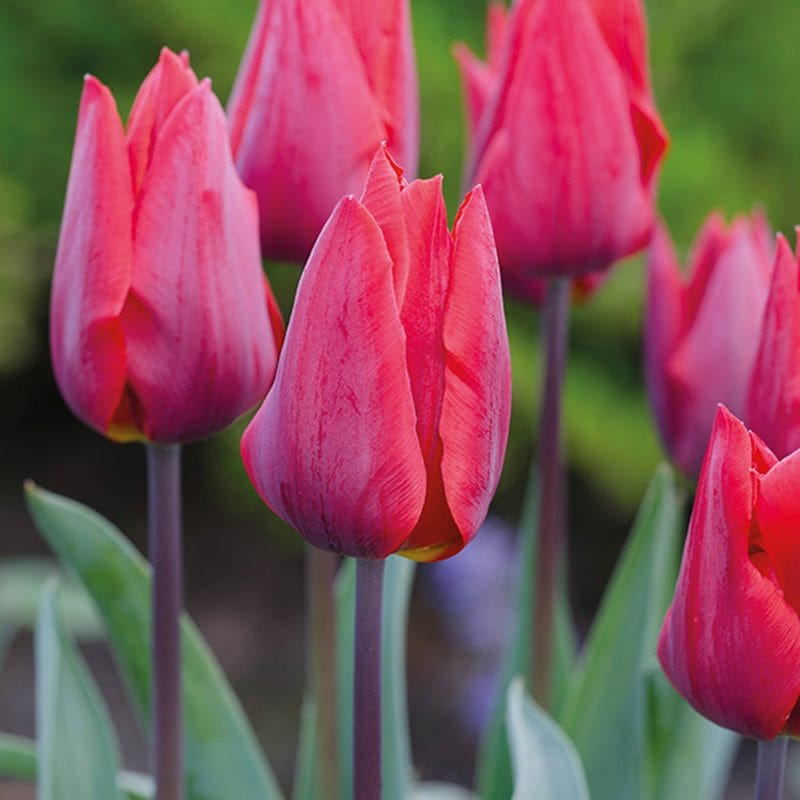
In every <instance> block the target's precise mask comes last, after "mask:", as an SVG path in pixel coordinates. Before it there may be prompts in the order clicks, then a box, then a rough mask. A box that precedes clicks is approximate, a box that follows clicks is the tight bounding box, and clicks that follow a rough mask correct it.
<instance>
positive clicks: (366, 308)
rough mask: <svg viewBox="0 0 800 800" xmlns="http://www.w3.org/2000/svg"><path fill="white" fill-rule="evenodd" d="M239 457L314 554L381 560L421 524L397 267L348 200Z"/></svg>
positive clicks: (318, 258) (310, 270)
mask: <svg viewBox="0 0 800 800" xmlns="http://www.w3.org/2000/svg"><path fill="white" fill-rule="evenodd" d="M242 455H243V458H244V461H245V466H246V468H247V471H248V474H249V475H250V479H251V480H252V481H253V483H254V485H255V487H256V489H257V490H258V492H259V494H260V495H261V497H262V498H263V499H264V501H265V502H266V503H267V504H268V505H269V506H270V507H271V508H272V509H273V510H274V511H275V513H277V514H278V515H279V516H280V517H282V518H283V519H285V520H286V521H287V522H289V523H290V524H291V525H293V526H294V527H295V528H296V529H297V530H298V531H299V532H300V533H301V534H302V535H303V536H304V537H305V538H306V539H307V540H308V541H310V542H311V543H312V544H314V545H316V546H317V547H321V548H324V549H328V550H334V551H336V552H340V553H345V554H347V555H351V556H357V557H361V558H383V557H385V556H387V555H389V554H390V553H392V552H394V551H395V550H396V549H397V548H398V547H399V546H400V545H401V543H402V542H403V540H404V539H405V538H406V537H407V535H408V533H409V531H410V530H411V529H412V528H413V527H414V524H415V523H416V521H417V519H418V518H419V515H420V512H421V510H422V506H423V502H424V499H425V465H424V463H423V461H422V455H421V453H420V448H419V443H418V440H417V435H416V420H415V412H414V401H413V398H412V394H411V387H410V385H409V380H408V374H407V369H406V353H405V337H404V334H403V329H402V327H401V325H400V319H399V315H398V310H397V305H396V302H395V297H394V287H393V277H392V264H391V260H390V258H389V254H388V252H387V249H386V245H385V243H384V239H383V235H382V233H381V230H380V228H379V227H378V225H377V224H376V223H375V221H374V220H373V219H372V217H371V215H370V214H369V212H368V211H367V210H366V209H365V208H364V207H363V206H362V205H361V204H360V203H359V202H358V201H357V200H355V199H354V198H352V197H349V198H345V199H343V200H342V201H341V202H340V203H339V205H338V206H337V207H336V210H335V211H334V213H333V215H332V217H331V219H330V220H329V221H328V223H327V224H326V226H325V228H324V229H323V232H322V233H321V234H320V237H319V239H318V241H317V243H316V245H315V247H314V250H313V252H312V254H311V257H310V259H309V261H308V264H307V266H306V268H305V270H304V272H303V276H302V278H301V281H300V285H299V287H298V290H297V298H296V300H295V306H294V311H293V313H292V317H291V319H290V322H289V326H288V329H287V332H286V341H285V343H284V347H283V352H282V354H281V360H280V365H279V367H278V372H277V376H276V378H275V383H274V385H273V387H272V390H271V391H270V393H269V395H268V396H267V399H266V401H265V402H264V405H263V406H262V407H261V409H260V410H259V412H258V413H257V415H256V417H255V419H254V420H253V422H252V423H251V424H250V426H249V427H248V428H247V430H246V432H245V435H244V438H243V440H242Z"/></svg>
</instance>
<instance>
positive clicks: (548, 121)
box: [458, 0, 666, 277]
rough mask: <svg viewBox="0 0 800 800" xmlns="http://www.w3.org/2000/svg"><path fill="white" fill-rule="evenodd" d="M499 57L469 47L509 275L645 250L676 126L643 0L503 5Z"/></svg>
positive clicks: (480, 158) (543, 272) (469, 89)
mask: <svg viewBox="0 0 800 800" xmlns="http://www.w3.org/2000/svg"><path fill="white" fill-rule="evenodd" d="M489 32H490V35H489V47H488V51H489V54H488V63H487V64H482V63H481V62H480V61H478V60H477V59H476V58H475V57H474V56H472V55H471V54H469V53H468V52H466V51H465V50H464V49H461V50H460V51H458V58H459V62H460V65H461V68H462V74H463V77H464V84H465V86H466V96H467V108H468V120H469V122H470V123H471V128H472V133H471V147H470V153H469V158H468V163H467V170H466V179H467V182H469V183H472V182H480V183H481V184H482V185H483V188H484V192H485V194H486V202H487V204H488V206H489V210H490V212H491V215H492V224H493V226H494V230H495V235H496V237H497V250H498V253H499V256H500V264H501V266H502V268H503V272H504V275H509V274H513V275H517V276H540V277H559V276H576V275H582V274H584V273H587V272H591V271H594V270H602V269H605V268H606V267H608V266H609V265H610V264H611V263H613V262H614V261H616V260H618V259H620V258H622V257H624V256H627V255H629V254H631V253H633V252H635V251H637V250H639V249H641V248H642V247H643V246H644V245H645V244H646V243H647V240H648V238H649V236H650V232H651V228H652V225H653V188H654V181H655V176H656V172H657V167H658V164H659V162H660V161H661V158H662V156H663V154H664V150H665V147H666V134H665V132H664V129H663V127H662V125H661V122H660V120H659V118H658V115H657V114H656V112H655V108H654V105H653V100H652V93H651V90H650V85H649V79H648V70H647V53H646V34H645V25H644V14H643V12H642V8H641V4H640V2H639V0H592V2H589V0H517V1H516V2H515V3H514V5H513V6H512V8H511V10H510V12H509V14H508V17H507V18H506V16H505V12H504V10H503V9H502V8H501V7H499V6H495V7H494V8H493V10H492V11H491V16H490V26H489Z"/></svg>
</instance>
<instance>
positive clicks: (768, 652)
mask: <svg viewBox="0 0 800 800" xmlns="http://www.w3.org/2000/svg"><path fill="white" fill-rule="evenodd" d="M798 485H800V451H795V452H794V453H792V454H791V455H790V456H788V457H787V458H785V459H783V460H782V461H778V459H777V458H776V457H775V456H774V455H773V453H772V451H771V450H769V448H768V447H767V446H766V445H765V444H764V443H763V442H762V441H761V439H759V437H758V436H756V435H755V434H754V433H752V432H749V431H748V430H747V429H746V428H745V427H744V425H743V424H742V423H741V422H740V421H739V420H738V419H736V417H734V416H733V415H732V414H731V413H730V412H729V411H728V410H727V409H726V408H724V407H720V409H719V410H718V412H717V416H716V419H715V421H714V428H713V431H712V434H711V440H710V442H709V445H708V450H707V452H706V457H705V461H704V462H703V470H702V472H701V474H700V481H699V483H698V486H697V497H696V499H695V504H694V509H693V511H692V518H691V521H690V523H689V535H688V538H687V539H686V545H685V548H684V552H683V563H682V565H681V571H680V575H679V576H678V583H677V586H676V588H675V597H674V600H673V602H672V607H671V608H670V610H669V611H668V612H667V616H666V619H665V620H664V626H663V628H662V630H661V637H660V639H659V644H658V657H659V660H660V661H661V665H662V667H663V669H664V672H665V673H666V674H667V677H668V678H669V679H670V681H671V682H672V683H673V685H674V686H675V688H676V689H677V690H678V691H679V692H680V693H681V694H682V695H683V696H684V697H685V698H686V699H687V700H688V701H689V702H690V703H691V704H692V705H693V706H694V707H695V708H696V709H697V711H699V712H700V713H701V714H703V715H704V716H706V717H708V718H709V719H710V720H712V721H713V722H716V723H717V724H718V725H722V726H723V727H726V728H730V729H731V730H734V731H737V732H738V733H740V734H742V735H744V736H752V737H754V738H757V739H773V738H774V737H775V736H777V735H778V734H781V733H784V734H789V735H792V736H797V735H800V714H798V713H797V710H798V700H800V617H798V614H800V539H799V538H798V536H797V531H798V528H800V492H798V491H797V487H798Z"/></svg>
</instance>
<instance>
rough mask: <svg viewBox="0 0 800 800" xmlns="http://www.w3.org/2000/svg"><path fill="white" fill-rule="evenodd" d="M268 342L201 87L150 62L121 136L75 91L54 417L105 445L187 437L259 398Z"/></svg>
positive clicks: (170, 58)
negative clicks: (71, 419) (90, 431)
mask: <svg viewBox="0 0 800 800" xmlns="http://www.w3.org/2000/svg"><path fill="white" fill-rule="evenodd" d="M280 329H281V326H280V317H279V315H278V314H277V307H276V306H275V304H274V301H273V300H272V294H271V291H270V288H269V284H268V283H267V282H266V279H265V277H264V274H263V272H262V268H261V260H260V254H259V246H258V212H257V208H256V198H255V196H254V195H253V193H252V192H250V191H249V190H248V189H246V188H245V186H244V185H243V184H242V182H241V181H240V179H239V176H238V174H237V172H236V169H235V167H234V164H233V159H232V157H231V152H230V144H229V140H228V132H227V126H226V120H225V116H224V113H223V110H222V107H221V106H220V104H219V102H218V101H217V99H216V97H215V96H214V94H213V93H212V91H211V85H210V83H209V81H208V80H204V81H202V82H198V81H197V78H196V77H195V75H194V73H193V72H192V70H191V69H190V68H189V63H188V57H187V56H186V55H185V54H184V55H181V56H177V55H175V54H174V53H172V52H170V51H169V50H167V49H164V50H163V51H162V53H161V57H160V59H159V62H158V64H157V65H156V67H155V68H154V69H153V70H152V72H151V73H150V74H149V75H148V77H147V78H146V80H145V81H144V83H143V84H142V87H141V89H140V90H139V93H138V95H137V97H136V101H135V102H134V105H133V109H132V110H131V114H130V118H129V120H128V125H127V130H125V129H123V126H122V123H121V121H120V118H119V114H118V113H117V108H116V104H115V102H114V98H113V96H112V95H111V92H110V91H109V90H108V89H107V88H106V87H105V86H103V84H101V83H100V82H99V81H98V80H97V79H96V78H94V77H92V76H88V77H87V78H86V81H85V84H84V90H83V97H82V99H81V106H80V112H79V115H78V128H77V134H76V139H75V149H74V151H73V156H72V168H71V170H70V176H69V185H68V188H67V199H66V205H65V208H64V219H63V223H62V226H61V235H60V239H59V244H58V253H57V256H56V266H55V274H54V277H53V290H52V298H51V318H50V346H51V352H52V359H53V367H54V370H55V376H56V380H57V382H58V385H59V388H60V389H61V392H62V394H63V395H64V398H65V400H66V402H67V404H68V405H69V407H70V408H71V409H72V410H73V412H74V413H75V414H76V415H77V416H78V417H79V418H80V419H82V420H83V421H84V422H86V423H87V424H88V425H91V426H92V427H93V428H95V429H97V430H98V431H100V432H101V433H103V434H105V435H106V436H109V437H111V438H112V439H118V440H129V439H145V440H150V441H154V442H161V443H177V442H185V441H190V440H193V439H198V438H201V437H203V436H206V435H208V434H211V433H214V432H215V431H218V430H220V429H221V428H224V427H225V426H227V425H228V424H230V423H231V422H232V421H233V420H234V419H236V417H238V416H239V415H240V414H242V413H243V412H244V411H246V410H247V409H249V408H251V407H252V406H254V405H256V404H257V403H258V402H259V401H260V400H261V399H262V398H263V396H264V394H265V393H266V391H267V388H268V387H269V384H270V381H271V380H272V377H273V374H274V369H275V362H276V356H277V348H276V335H279V332H280Z"/></svg>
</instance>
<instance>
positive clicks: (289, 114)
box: [228, 0, 419, 262]
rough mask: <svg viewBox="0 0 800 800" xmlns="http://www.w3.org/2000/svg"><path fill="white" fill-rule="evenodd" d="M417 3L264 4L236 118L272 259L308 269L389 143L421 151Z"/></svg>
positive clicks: (237, 148) (237, 150)
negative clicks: (316, 247) (324, 233)
mask: <svg viewBox="0 0 800 800" xmlns="http://www.w3.org/2000/svg"><path fill="white" fill-rule="evenodd" d="M417 93H418V92H417V77H416V65H415V61H414V48H413V42H412V38H411V21H410V13H409V7H408V0H370V2H364V1H363V0H261V4H260V6H259V9H258V14H257V16H256V20H255V23H254V25H253V30H252V33H251V35H250V41H249V42H248V45H247V50H246V51H245V54H244V58H243V60H242V64H241V66H240V68H239V74H238V76H237V78H236V83H235V85H234V88H233V93H232V95H231V100H230V103H229V106H228V112H229V116H230V120H231V141H232V145H233V151H234V154H235V158H236V165H237V167H238V168H239V172H240V173H241V175H242V178H243V179H244V182H245V183H246V184H247V185H248V186H250V187H251V188H252V189H254V190H255V192H256V194H257V195H258V200H259V207H260V213H261V241H262V247H263V252H264V255H265V256H266V257H267V258H276V259H286V260H290V261H297V262H303V261H305V260H306V258H307V257H308V254H309V252H310V250H311V247H312V245H313V244H314V240H315V239H316V238H317V235H318V234H319V232H320V230H321V229H322V226H323V224H324V223H325V220H326V219H327V218H328V216H329V215H330V213H331V211H332V210H333V207H334V206H335V205H336V203H337V202H338V201H339V199H340V198H341V197H342V196H343V195H345V194H347V193H350V192H358V191H360V190H361V187H362V185H363V183H364V179H365V177H366V175H367V170H368V168H369V165H370V161H371V160H372V156H373V155H374V153H375V151H376V150H377V148H378V146H379V145H380V143H381V142H383V141H386V142H388V144H389V147H390V148H391V150H392V152H394V153H395V154H396V155H397V156H398V158H399V159H400V160H401V161H402V162H403V163H404V164H406V165H408V167H409V169H410V170H411V171H412V172H413V171H415V170H416V164H417V157H418V147H419V119H418V117H419V111H418V97H417Z"/></svg>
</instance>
